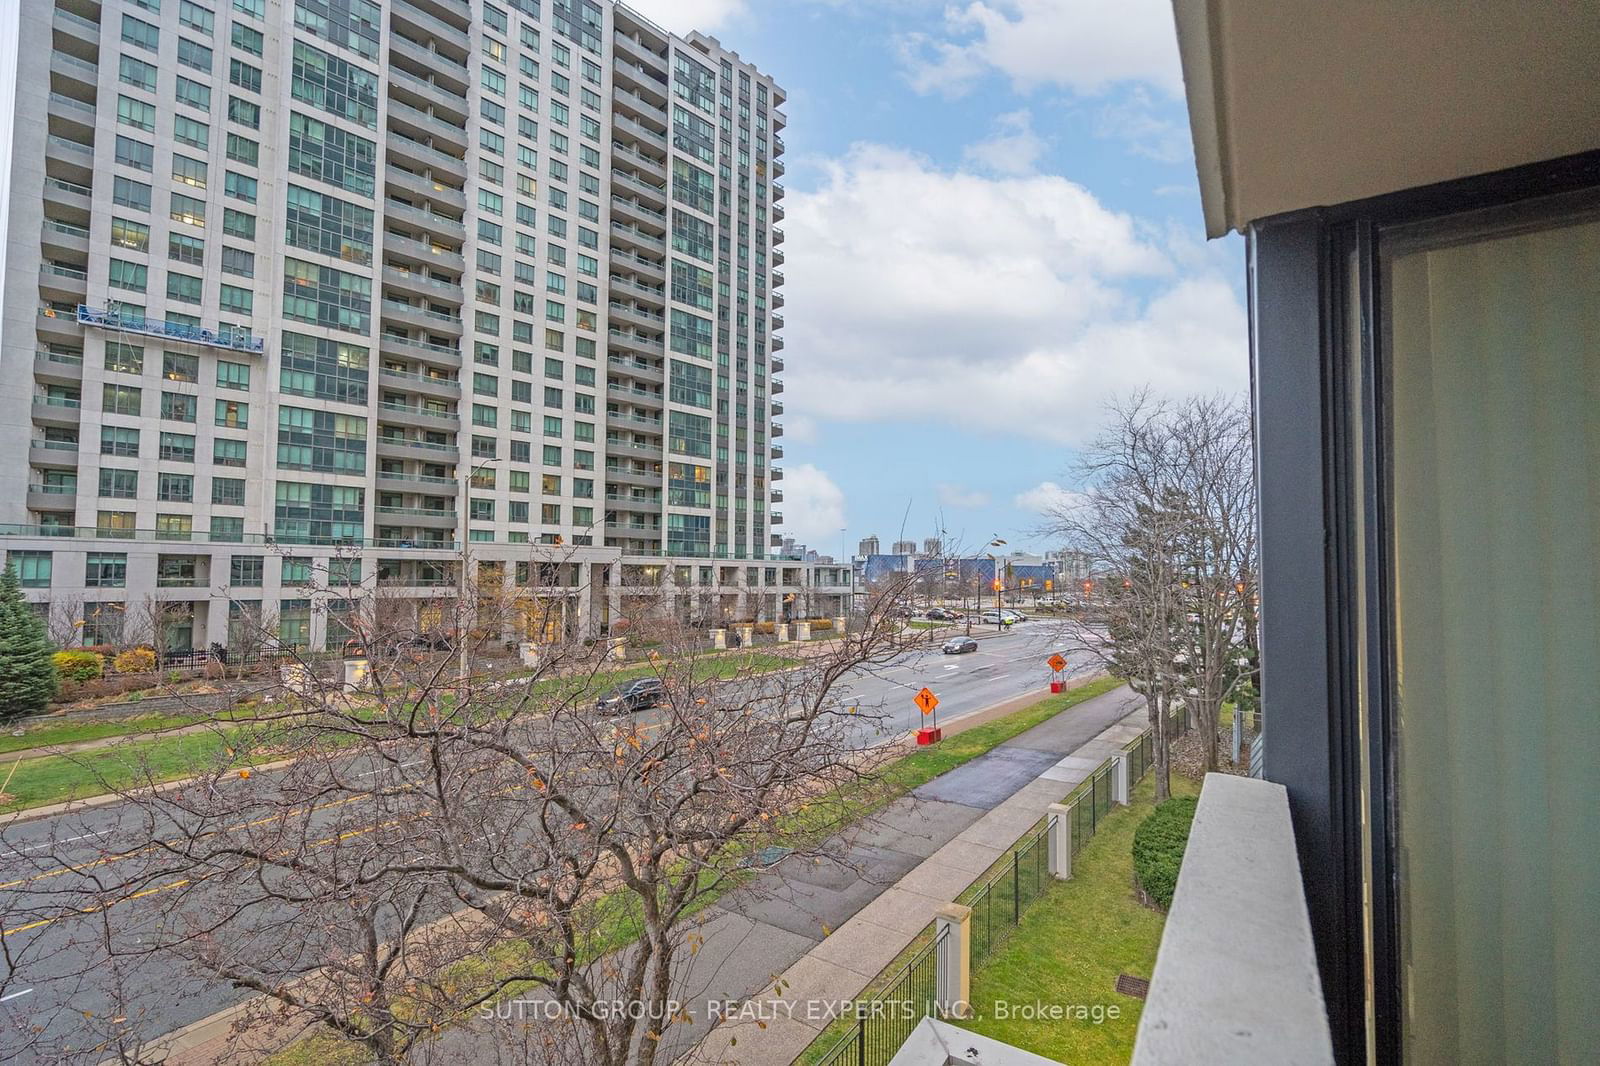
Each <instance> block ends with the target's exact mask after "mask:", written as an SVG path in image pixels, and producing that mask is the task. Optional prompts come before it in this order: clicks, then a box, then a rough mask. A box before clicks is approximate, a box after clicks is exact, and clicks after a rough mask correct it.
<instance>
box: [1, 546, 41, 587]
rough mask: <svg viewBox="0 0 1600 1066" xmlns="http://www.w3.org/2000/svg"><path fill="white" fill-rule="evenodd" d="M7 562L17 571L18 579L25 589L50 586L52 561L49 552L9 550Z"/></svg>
mask: <svg viewBox="0 0 1600 1066" xmlns="http://www.w3.org/2000/svg"><path fill="white" fill-rule="evenodd" d="M6 562H7V563H9V564H10V565H11V566H12V567H14V568H15V569H16V571H17V580H18V581H19V582H20V583H21V584H22V587H23V588H25V589H47V588H49V587H50V574H51V561H50V553H49V552H8V553H7V555H6Z"/></svg>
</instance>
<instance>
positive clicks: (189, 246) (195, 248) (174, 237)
mask: <svg viewBox="0 0 1600 1066" xmlns="http://www.w3.org/2000/svg"><path fill="white" fill-rule="evenodd" d="M167 258H168V259H171V260H172V261H173V262H176V263H185V264H187V265H189V266H199V265H200V264H201V263H203V262H205V258H206V242H205V241H203V240H201V239H200V238H199V237H191V236H187V235H186V234H182V233H174V234H171V235H170V236H168V237H167Z"/></svg>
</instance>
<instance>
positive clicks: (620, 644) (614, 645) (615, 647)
mask: <svg viewBox="0 0 1600 1066" xmlns="http://www.w3.org/2000/svg"><path fill="white" fill-rule="evenodd" d="M609 654H610V656H611V658H613V659H615V660H617V661H618V662H621V661H622V660H624V659H626V658H627V657H628V638H627V637H612V638H611V649H610V652H609Z"/></svg>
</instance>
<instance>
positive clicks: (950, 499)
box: [939, 483, 989, 510]
mask: <svg viewBox="0 0 1600 1066" xmlns="http://www.w3.org/2000/svg"><path fill="white" fill-rule="evenodd" d="M939 502H940V503H942V504H944V506H946V507H955V508H960V509H962V510H973V509H976V508H979V507H987V506H989V494H988V493H987V492H983V491H980V490H978V489H966V488H962V487H961V486H960V485H948V484H943V483H941V484H940V485H939Z"/></svg>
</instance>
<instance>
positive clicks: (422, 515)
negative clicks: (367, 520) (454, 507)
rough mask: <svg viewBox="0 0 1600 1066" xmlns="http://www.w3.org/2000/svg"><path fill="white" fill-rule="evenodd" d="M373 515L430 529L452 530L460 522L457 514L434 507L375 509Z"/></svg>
mask: <svg viewBox="0 0 1600 1066" xmlns="http://www.w3.org/2000/svg"><path fill="white" fill-rule="evenodd" d="M372 513H373V514H374V515H376V516H377V517H379V518H404V519H406V522H405V523H404V524H405V525H408V526H422V527H427V528H430V529H450V528H452V527H454V526H455V525H456V524H457V522H458V519H457V518H456V512H454V511H441V510H437V509H435V508H432V507H374V508H373V509H372Z"/></svg>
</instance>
